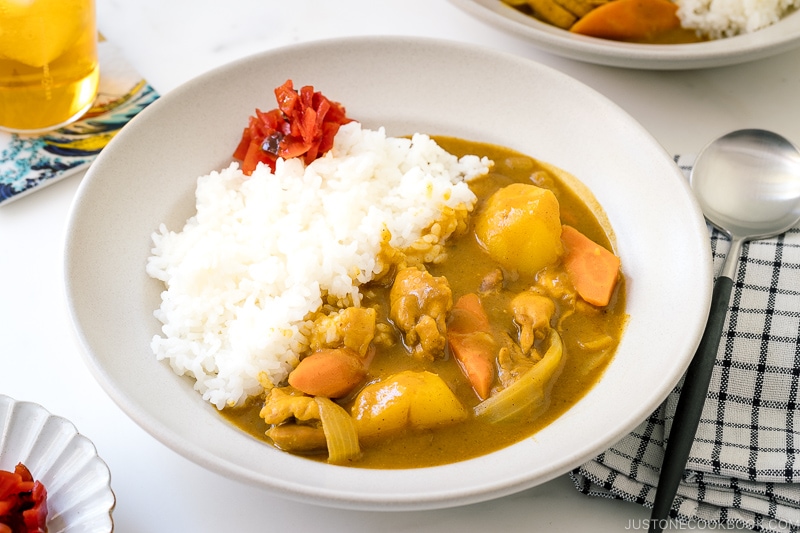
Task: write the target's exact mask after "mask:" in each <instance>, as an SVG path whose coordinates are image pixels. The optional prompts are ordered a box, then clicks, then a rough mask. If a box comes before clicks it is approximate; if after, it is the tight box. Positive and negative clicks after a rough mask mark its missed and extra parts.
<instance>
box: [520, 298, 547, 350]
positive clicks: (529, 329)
mask: <svg viewBox="0 0 800 533" xmlns="http://www.w3.org/2000/svg"><path fill="white" fill-rule="evenodd" d="M511 311H512V312H513V313H514V320H515V321H516V322H517V324H518V325H519V328H520V331H519V346H520V348H522V351H523V353H526V352H528V350H530V349H531V347H532V346H533V343H534V341H535V340H536V338H537V336H538V337H539V338H543V337H544V336H545V334H546V333H547V331H548V330H549V329H550V319H551V318H552V317H553V313H555V311H556V306H555V304H554V303H553V300H551V299H550V298H548V297H546V296H542V295H541V294H537V293H535V292H533V291H525V292H521V293H519V294H518V295H516V296H515V297H514V299H513V300H511Z"/></svg>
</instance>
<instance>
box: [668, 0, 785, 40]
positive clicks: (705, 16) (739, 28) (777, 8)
mask: <svg viewBox="0 0 800 533" xmlns="http://www.w3.org/2000/svg"><path fill="white" fill-rule="evenodd" d="M674 1H675V3H676V4H678V18H680V19H681V24H682V25H683V27H684V28H687V29H693V30H697V31H698V32H699V33H700V34H702V35H704V36H706V37H709V38H711V39H720V38H723V37H733V36H736V35H740V34H744V33H752V32H754V31H757V30H760V29H763V28H766V27H767V26H770V25H772V24H774V23H776V22H778V21H779V20H780V19H781V18H783V17H784V16H786V15H787V14H789V13H790V12H791V11H793V10H795V9H797V8H798V7H800V0H674Z"/></svg>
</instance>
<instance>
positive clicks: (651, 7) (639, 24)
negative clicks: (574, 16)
mask: <svg viewBox="0 0 800 533" xmlns="http://www.w3.org/2000/svg"><path fill="white" fill-rule="evenodd" d="M677 10H678V6H677V4H674V3H672V2H670V1H669V0H612V1H611V2H608V3H607V4H603V5H602V6H600V7H597V8H595V9H593V10H592V11H590V12H589V13H588V14H587V15H585V16H584V17H582V18H581V19H580V20H578V21H577V22H576V23H575V24H573V25H572V27H571V28H570V30H569V31H571V32H573V33H580V34H582V35H588V36H591V37H599V38H602V39H612V40H615V41H632V42H648V41H652V40H653V39H654V37H656V36H658V35H659V34H662V33H666V32H669V31H674V30H677V29H680V27H681V21H680V19H679V18H678V15H677V14H676V12H677Z"/></svg>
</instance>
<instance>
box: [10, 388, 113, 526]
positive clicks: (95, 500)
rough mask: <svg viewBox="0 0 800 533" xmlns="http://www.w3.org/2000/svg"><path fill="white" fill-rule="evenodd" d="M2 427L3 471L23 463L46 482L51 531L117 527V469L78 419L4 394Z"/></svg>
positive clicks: (42, 481) (43, 482)
mask: <svg viewBox="0 0 800 533" xmlns="http://www.w3.org/2000/svg"><path fill="white" fill-rule="evenodd" d="M0 427H2V430H3V435H2V438H0V470H6V471H9V472H13V471H14V467H15V466H16V465H17V464H18V463H22V464H24V465H25V466H26V467H27V468H28V470H30V472H31V475H32V476H33V478H34V479H35V480H38V481H40V482H41V483H42V484H43V485H44V487H45V489H46V490H47V508H48V517H47V531H48V533H110V532H111V531H113V529H114V522H113V520H112V516H111V514H112V511H113V509H114V505H115V501H116V500H115V497H114V492H113V491H112V490H111V473H110V472H109V470H108V466H107V465H106V463H105V462H104V461H103V460H102V459H101V458H100V457H98V455H97V450H96V449H95V447H94V444H92V442H91V441H90V440H89V439H87V438H86V437H84V436H83V435H81V434H80V433H78V430H77V429H75V426H74V425H73V424H72V422H70V421H69V420H67V419H65V418H61V417H60V416H55V415H52V414H50V412H48V411H47V410H46V409H45V408H44V407H42V406H41V405H38V404H35V403H31V402H19V401H15V400H13V399H11V398H9V397H8V396H3V395H0Z"/></svg>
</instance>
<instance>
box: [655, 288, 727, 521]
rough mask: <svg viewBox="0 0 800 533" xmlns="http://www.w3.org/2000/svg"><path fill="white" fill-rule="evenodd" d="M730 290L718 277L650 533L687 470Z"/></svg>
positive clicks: (672, 435)
mask: <svg viewBox="0 0 800 533" xmlns="http://www.w3.org/2000/svg"><path fill="white" fill-rule="evenodd" d="M732 289H733V280H732V279H731V278H729V277H726V276H720V277H718V278H717V281H716V282H715V283H714V290H713V292H712V295H711V309H710V311H709V315H708V322H707V323H706V329H705V331H704V332H703V337H702V339H701V340H700V344H699V346H698V347H697V352H696V353H695V355H694V358H693V359H692V362H691V363H690V364H689V368H688V369H687V370H686V377H685V378H684V381H683V389H682V391H681V396H680V399H679V400H678V406H677V408H676V410H675V418H674V419H673V421H672V429H671V431H670V434H669V440H668V445H667V449H666V451H665V453H664V460H663V462H662V464H661V474H660V476H659V478H658V488H657V489H656V496H655V502H653V512H652V513H651V515H650V522H649V528H650V533H660V532H661V531H662V530H663V529H664V525H665V522H666V519H667V518H668V517H669V511H670V509H671V508H672V502H673V500H674V499H675V493H676V492H677V490H678V484H679V483H680V481H681V478H682V477H683V471H684V470H685V469H686V461H687V460H688V458H689V452H690V451H691V449H692V443H693V442H694V437H695V433H696V432H697V426H698V425H699V423H700V416H701V414H702V412H703V404H704V403H705V400H706V394H707V393H708V384H709V382H710V381H711V373H712V371H713V369H714V362H715V361H716V358H717V350H718V349H719V343H720V340H721V337H722V326H723V325H724V323H725V316H726V315H727V313H728V301H729V300H730V296H731V290H732Z"/></svg>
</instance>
